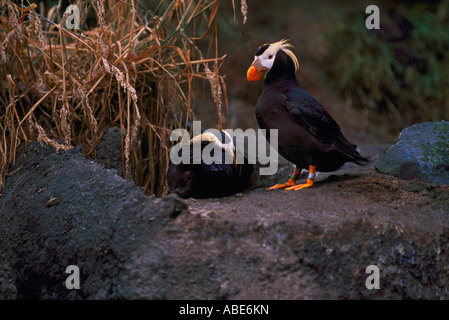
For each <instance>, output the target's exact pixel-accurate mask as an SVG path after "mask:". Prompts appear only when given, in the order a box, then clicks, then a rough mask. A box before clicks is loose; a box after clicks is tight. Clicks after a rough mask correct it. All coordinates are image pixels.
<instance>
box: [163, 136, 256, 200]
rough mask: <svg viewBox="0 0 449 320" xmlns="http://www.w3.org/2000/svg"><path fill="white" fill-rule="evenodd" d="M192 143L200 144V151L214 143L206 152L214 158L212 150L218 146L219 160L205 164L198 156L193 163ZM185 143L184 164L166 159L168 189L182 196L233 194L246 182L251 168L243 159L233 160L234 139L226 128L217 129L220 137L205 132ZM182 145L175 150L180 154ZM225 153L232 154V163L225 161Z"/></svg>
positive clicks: (245, 184) (242, 188)
mask: <svg viewBox="0 0 449 320" xmlns="http://www.w3.org/2000/svg"><path fill="white" fill-rule="evenodd" d="M196 143H199V144H200V150H201V154H202V153H203V150H204V148H206V146H208V145H209V144H211V143H213V144H215V145H216V146H217V147H218V148H211V152H210V156H211V157H213V158H215V157H214V155H215V154H214V152H215V151H216V150H220V152H221V162H220V163H211V164H206V163H205V162H204V159H203V158H201V163H198V164H195V161H194V160H195V157H196V155H195V152H194V145H195V144H196ZM187 147H188V148H190V162H189V163H188V164H184V163H180V164H174V163H173V162H170V165H169V168H168V172H167V183H168V188H169V191H170V192H174V193H177V194H179V195H180V196H181V197H183V198H216V197H224V196H228V195H233V194H235V193H238V192H240V191H242V190H244V189H245V188H247V187H248V186H249V183H250V178H251V175H252V174H253V172H254V168H253V166H252V165H251V164H248V163H247V161H245V163H243V164H237V162H236V157H235V152H236V151H235V147H234V143H233V141H232V137H231V135H230V134H229V133H228V132H227V131H225V130H222V131H221V140H220V139H218V137H217V136H216V135H214V134H213V133H210V132H205V133H203V134H201V135H198V136H196V137H194V138H193V139H192V140H190V143H189V145H188V146H187ZM183 149H184V148H181V149H179V151H178V155H179V156H180V157H182V152H183ZM184 150H185V151H187V150H186V149H184ZM227 156H228V157H229V156H231V157H232V159H233V163H226V157H227ZM245 160H246V159H245Z"/></svg>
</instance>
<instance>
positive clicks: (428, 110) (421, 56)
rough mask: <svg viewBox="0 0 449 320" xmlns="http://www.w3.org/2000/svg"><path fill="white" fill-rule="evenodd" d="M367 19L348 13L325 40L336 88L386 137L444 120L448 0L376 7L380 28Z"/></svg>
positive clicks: (447, 111)
mask: <svg viewBox="0 0 449 320" xmlns="http://www.w3.org/2000/svg"><path fill="white" fill-rule="evenodd" d="M366 17H367V16H366V15H362V14H360V12H357V13H355V14H349V15H348V16H346V17H345V18H344V19H342V20H341V21H340V22H339V24H338V25H337V26H336V27H334V28H333V29H332V30H329V31H328V32H327V33H326V35H325V37H324V39H325V41H326V44H327V45H328V54H327V56H326V57H325V63H326V66H327V68H328V70H329V73H330V75H331V77H332V81H333V83H334V85H335V87H336V88H337V89H338V90H339V91H340V92H341V93H342V94H344V95H346V97H350V98H351V100H352V103H353V104H354V105H356V106H358V107H360V108H363V109H364V110H367V112H368V114H369V116H370V119H371V120H372V121H375V122H376V121H377V122H378V123H380V122H382V123H383V124H387V127H388V128H387V129H388V130H389V131H390V132H391V133H395V134H396V133H398V132H399V131H400V130H401V129H402V128H404V127H406V126H408V125H411V124H413V123H416V122H422V121H438V120H442V119H449V1H448V0H443V1H442V2H441V3H440V5H439V6H438V7H437V8H434V9H433V10H432V8H431V7H429V6H427V7H425V6H423V5H414V6H413V7H404V6H400V7H395V8H388V9H387V8H385V7H384V8H381V18H380V19H381V20H380V30H368V29H367V28H366V27H365V19H366Z"/></svg>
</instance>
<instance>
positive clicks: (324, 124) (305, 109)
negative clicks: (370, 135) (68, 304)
mask: <svg viewBox="0 0 449 320" xmlns="http://www.w3.org/2000/svg"><path fill="white" fill-rule="evenodd" d="M285 107H286V109H287V111H288V113H289V115H290V118H291V119H292V120H293V121H294V122H295V123H297V124H298V125H300V126H301V127H303V128H304V129H305V130H306V131H307V132H309V133H310V134H311V135H312V136H314V137H315V138H316V139H318V140H319V141H320V142H321V143H323V144H325V145H327V146H329V147H332V148H334V149H336V150H338V151H340V152H341V153H343V154H345V155H346V156H348V157H349V158H350V159H352V160H354V161H355V162H357V163H359V164H362V163H360V162H363V163H364V162H366V161H367V159H365V158H363V157H362V156H360V154H359V153H358V152H357V150H356V145H353V144H351V143H350V142H349V141H348V140H347V139H346V138H345V136H344V135H343V133H342V132H341V129H340V126H339V125H338V124H337V122H336V121H335V120H334V119H333V118H332V117H331V116H330V114H329V113H328V112H327V111H326V109H324V107H323V106H322V105H321V103H320V102H319V101H318V100H316V99H315V98H314V97H312V96H311V95H310V94H308V93H307V92H306V91H304V90H302V89H301V88H298V90H295V91H293V92H291V93H290V94H287V95H286V102H285Z"/></svg>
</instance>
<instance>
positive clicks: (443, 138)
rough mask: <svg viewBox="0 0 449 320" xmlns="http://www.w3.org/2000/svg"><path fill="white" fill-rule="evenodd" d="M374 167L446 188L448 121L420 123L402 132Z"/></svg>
mask: <svg viewBox="0 0 449 320" xmlns="http://www.w3.org/2000/svg"><path fill="white" fill-rule="evenodd" d="M375 165H376V169H377V170H378V171H379V172H382V173H387V174H391V175H394V176H397V177H400V178H404V179H418V180H421V181H424V182H429V183H435V184H440V185H449V122H447V121H444V120H442V121H439V122H423V123H418V124H415V125H413V126H411V127H408V128H406V129H404V130H403V131H402V132H401V134H400V135H399V141H398V142H397V143H396V144H395V145H393V146H391V147H390V149H389V150H388V151H386V152H385V153H384V154H382V155H380V156H379V158H378V159H377V161H376V163H375Z"/></svg>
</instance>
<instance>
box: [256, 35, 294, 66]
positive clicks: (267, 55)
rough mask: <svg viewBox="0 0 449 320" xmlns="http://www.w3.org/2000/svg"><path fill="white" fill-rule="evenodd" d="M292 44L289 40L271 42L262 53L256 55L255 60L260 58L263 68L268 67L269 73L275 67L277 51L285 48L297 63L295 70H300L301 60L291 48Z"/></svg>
mask: <svg viewBox="0 0 449 320" xmlns="http://www.w3.org/2000/svg"><path fill="white" fill-rule="evenodd" d="M291 47H292V45H291V44H289V43H288V42H287V40H285V39H284V40H281V41H278V42H275V43H271V44H270V45H269V47H268V48H267V49H266V50H265V51H264V52H263V53H262V54H261V55H260V56H255V57H254V61H256V60H257V59H259V62H260V64H261V65H262V67H263V68H266V71H267V73H268V72H269V71H270V70H271V68H272V67H273V63H274V59H276V53H277V52H278V51H279V50H281V49H282V50H283V51H284V52H285V54H287V55H288V56H289V57H290V58H291V59H292V61H293V63H294V65H295V72H296V71H298V70H299V62H298V59H297V58H296V56H295V55H294V53H293V52H292V51H291V50H290V49H289V48H291Z"/></svg>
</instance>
